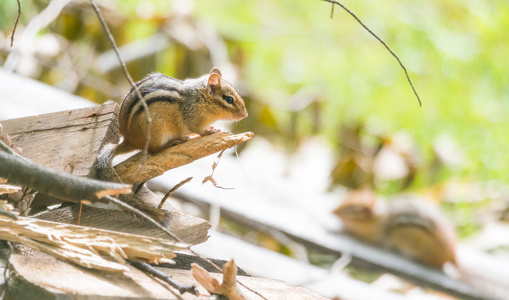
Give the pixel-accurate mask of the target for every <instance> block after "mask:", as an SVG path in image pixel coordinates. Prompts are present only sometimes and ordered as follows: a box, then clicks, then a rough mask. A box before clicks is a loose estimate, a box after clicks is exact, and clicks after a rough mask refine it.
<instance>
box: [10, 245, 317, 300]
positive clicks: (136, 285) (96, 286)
mask: <svg viewBox="0 0 509 300" xmlns="http://www.w3.org/2000/svg"><path fill="white" fill-rule="evenodd" d="M129 269H130V272H129V276H122V275H116V274H108V276H105V275H104V274H102V273H101V272H97V271H92V270H87V269H84V268H79V267H76V266H74V265H71V264H68V263H65V262H62V261H58V260H56V259H54V258H52V257H30V256H22V255H12V256H11V257H10V259H9V281H8V289H7V290H8V295H7V296H8V298H9V299H42V300H45V299H56V298H58V299H75V298H76V297H79V299H94V300H95V299H97V300H101V299H112V298H115V299H118V298H122V299H124V298H129V299H185V300H194V299H203V297H201V296H198V297H197V296H194V295H190V294H187V293H186V294H183V295H176V294H173V293H172V291H170V290H168V289H166V288H164V287H163V286H162V285H160V284H159V283H158V282H156V281H154V280H153V279H152V278H151V277H149V276H147V275H146V274H144V273H142V272H141V271H139V270H137V269H135V268H133V267H130V266H129ZM157 269H158V270H160V271H162V272H164V273H165V274H167V275H170V276H172V278H173V279H175V280H176V281H178V282H180V283H182V284H186V285H193V284H195V285H196V284H197V283H196V281H195V280H194V279H193V277H192V276H191V272H190V271H188V270H176V269H167V268H159V267H158V268H157ZM212 276H213V277H215V278H217V279H218V280H219V281H221V280H222V275H221V274H217V273H216V274H212ZM238 280H239V281H241V282H242V283H244V284H245V285H247V286H249V287H250V288H251V289H253V290H255V291H257V292H259V293H260V294H262V295H263V296H264V297H266V298H267V299H296V300H300V299H302V300H304V299H308V300H322V299H325V298H323V297H320V296H319V295H317V294H316V293H315V292H312V291H310V290H307V289H304V288H301V287H295V286H290V285H288V284H286V283H284V282H282V281H278V280H272V279H262V278H255V277H246V276H238ZM198 289H199V291H200V293H201V294H207V292H206V290H205V289H204V288H203V287H201V286H198ZM241 289H243V288H242V287H241ZM243 292H244V293H245V294H246V295H247V296H248V297H250V299H258V298H257V296H256V295H254V294H253V293H251V292H249V291H247V290H245V289H243ZM78 295H79V296H78Z"/></svg>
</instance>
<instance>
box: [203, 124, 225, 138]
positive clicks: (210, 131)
mask: <svg viewBox="0 0 509 300" xmlns="http://www.w3.org/2000/svg"><path fill="white" fill-rule="evenodd" d="M218 132H221V129H219V128H214V126H209V127H207V128H205V130H204V131H203V132H202V134H201V135H202V136H203V135H209V134H213V133H218Z"/></svg>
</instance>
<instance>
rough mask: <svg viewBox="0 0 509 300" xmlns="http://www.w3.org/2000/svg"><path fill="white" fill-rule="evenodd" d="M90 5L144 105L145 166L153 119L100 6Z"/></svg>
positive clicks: (142, 163)
mask: <svg viewBox="0 0 509 300" xmlns="http://www.w3.org/2000/svg"><path fill="white" fill-rule="evenodd" d="M90 4H92V7H93V8H94V11H95V13H96V15H97V18H98V19H99V22H100V23H101V25H102V27H103V29H104V31H105V32H106V35H107V36H108V39H109V40H110V43H111V46H112V47H113V50H115V54H116V55H117V58H118V61H119V63H120V65H121V66H122V70H123V71H124V74H125V77H126V78H127V80H128V81H129V83H130V84H131V86H132V87H133V89H134V91H135V92H136V95H137V96H138V99H139V100H140V101H141V104H142V105H143V111H144V112H145V117H146V118H147V132H146V135H147V139H146V140H145V145H144V146H143V151H142V153H143V158H142V162H141V166H144V165H145V161H146V159H147V154H148V143H149V141H150V128H151V126H150V125H151V124H152V118H151V117H150V114H149V111H148V105H147V103H146V102H145V99H143V96H142V95H141V93H140V90H139V89H138V86H137V85H136V83H135V82H134V80H133V78H132V77H131V74H130V73H129V71H128V70H127V67H126V64H125V62H124V61H123V60H122V58H121V57H120V53H119V52H118V47H117V43H116V42H115V39H114V38H113V35H112V34H111V31H110V29H109V28H108V25H107V24H106V21H105V20H104V17H103V15H102V13H101V9H100V8H99V6H97V4H96V3H95V1H94V0H90ZM140 170H141V167H139V169H138V172H140Z"/></svg>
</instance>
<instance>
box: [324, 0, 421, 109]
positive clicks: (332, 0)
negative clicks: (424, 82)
mask: <svg viewBox="0 0 509 300" xmlns="http://www.w3.org/2000/svg"><path fill="white" fill-rule="evenodd" d="M322 1H325V2H329V3H332V4H333V5H334V4H336V5H339V6H340V7H341V8H342V9H344V10H345V11H346V12H347V13H349V14H350V15H351V16H352V17H353V18H354V19H355V20H357V22H358V23H359V24H361V26H362V27H364V29H366V30H367V31H368V32H369V33H370V34H371V35H372V36H374V37H375V38H376V39H377V40H378V41H379V42H380V43H382V45H384V47H385V48H386V49H387V50H388V51H389V52H390V53H391V54H392V56H394V58H396V60H397V61H398V63H399V65H400V66H401V68H403V71H404V72H405V75H406V78H407V80H408V83H410V86H411V87H412V90H413V91H414V94H415V97H417V101H419V106H420V107H422V103H421V98H419V94H417V90H416V89H415V87H414V84H413V83H412V80H411V79H410V75H408V71H407V69H406V67H405V65H403V63H402V62H401V60H400V59H399V57H398V55H396V53H394V51H392V49H391V48H390V47H389V46H388V45H387V43H385V41H384V40H382V39H381V38H380V37H379V36H378V35H376V34H375V33H374V32H373V31H372V30H371V29H369V27H368V26H366V25H365V24H364V23H363V22H362V21H361V20H360V19H359V18H358V17H357V15H356V14H355V13H354V12H353V11H351V10H349V9H348V8H347V7H346V6H344V5H343V4H341V3H339V2H337V1H334V0H322ZM331 17H332V12H331Z"/></svg>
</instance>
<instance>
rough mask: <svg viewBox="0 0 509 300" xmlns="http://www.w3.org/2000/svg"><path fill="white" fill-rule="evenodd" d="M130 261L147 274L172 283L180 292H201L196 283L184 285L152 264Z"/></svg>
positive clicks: (196, 293)
mask: <svg viewBox="0 0 509 300" xmlns="http://www.w3.org/2000/svg"><path fill="white" fill-rule="evenodd" d="M129 263H130V264H131V265H132V266H133V267H135V268H136V269H138V270H140V271H143V272H145V273H146V274H149V275H150V276H153V277H155V278H157V279H159V280H161V281H163V282H165V283H167V284H169V285H171V286H172V287H173V288H175V289H177V290H178V291H179V293H180V294H181V295H182V294H184V293H190V294H193V295H195V296H198V294H199V292H198V290H197V289H196V286H194V285H183V284H181V283H179V282H177V281H175V280H174V279H173V278H171V276H169V275H166V274H164V273H163V272H161V271H159V270H157V269H156V268H154V267H152V266H151V265H149V264H147V263H144V262H139V261H135V260H129Z"/></svg>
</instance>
